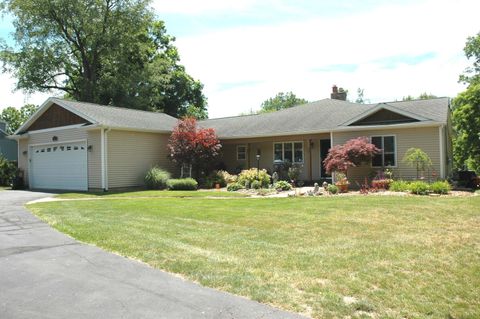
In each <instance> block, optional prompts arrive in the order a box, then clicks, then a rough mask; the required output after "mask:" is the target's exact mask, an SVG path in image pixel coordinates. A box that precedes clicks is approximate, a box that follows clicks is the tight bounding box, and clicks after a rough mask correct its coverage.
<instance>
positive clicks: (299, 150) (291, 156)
mask: <svg viewBox="0 0 480 319" xmlns="http://www.w3.org/2000/svg"><path fill="white" fill-rule="evenodd" d="M273 160H274V161H275V162H290V163H303V142H282V143H273Z"/></svg>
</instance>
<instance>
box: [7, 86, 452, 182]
mask: <svg viewBox="0 0 480 319" xmlns="http://www.w3.org/2000/svg"><path fill="white" fill-rule="evenodd" d="M335 89H336V88H335V87H334V92H332V97H337V95H338V96H340V97H339V98H340V99H336V98H333V99H323V100H320V101H316V102H312V103H308V104H305V105H299V106H296V107H292V108H289V109H285V110H281V111H277V112H273V113H264V114H257V115H247V116H235V117H227V118H219V119H209V120H204V121H200V122H199V125H200V126H202V127H210V128H214V129H215V130H216V132H217V135H218V137H219V138H220V141H221V143H222V145H223V149H222V152H223V158H222V161H223V163H224V164H225V166H226V167H227V169H228V170H229V171H235V170H236V169H240V168H249V167H257V164H258V165H259V166H260V167H261V168H265V169H268V170H269V171H270V172H271V171H273V168H274V164H275V163H278V162H282V161H287V160H288V161H290V162H293V163H297V164H299V165H301V166H302V173H301V177H300V178H301V179H303V180H308V181H319V180H322V179H325V178H329V177H330V176H329V175H327V174H326V172H325V169H324V166H323V164H322V161H323V159H324V158H325V157H326V155H327V153H328V150H329V149H330V147H332V146H333V145H338V144H343V143H345V142H346V141H347V140H349V139H351V138H355V137H358V136H367V137H369V138H370V139H371V141H372V142H373V143H374V144H376V145H377V146H378V147H379V148H381V149H382V153H381V154H379V155H378V156H376V157H375V158H374V159H373V160H372V163H368V164H365V165H363V166H361V167H355V168H352V169H350V170H349V179H350V180H351V181H358V182H362V181H363V179H364V177H365V176H368V175H369V174H370V173H371V172H372V171H375V170H379V169H382V168H386V167H388V168H391V169H392V170H393V171H394V173H395V175H396V176H398V177H401V178H405V179H410V178H414V177H415V176H416V170H415V169H412V168H409V167H407V166H406V165H405V164H404V163H402V161H401V159H402V157H403V156H404V154H405V152H406V150H407V149H409V148H411V147H416V148H421V149H422V150H424V151H425V152H426V153H427V154H428V155H429V156H430V158H431V159H432V162H433V170H434V171H435V172H436V174H437V176H439V177H441V178H445V177H446V176H447V175H448V174H449V173H450V171H451V169H452V145H451V134H452V133H451V120H450V108H449V99H448V98H437V99H431V100H416V101H404V102H389V103H377V104H356V103H351V102H347V101H344V100H343V99H344V97H346V96H345V95H344V94H337V95H335ZM337 93H338V91H337ZM340 93H343V92H340ZM176 122H177V119H176V118H173V117H171V116H169V115H166V114H163V113H153V112H146V111H138V110H132V109H124V108H117V107H111V106H100V105H95V104H91V103H82V102H74V101H68V100H63V99H58V98H50V99H48V100H47V101H46V102H45V103H44V104H43V105H42V106H41V107H40V108H39V110H38V111H37V112H36V113H35V114H34V115H32V117H31V118H30V119H29V120H28V121H27V122H26V123H25V124H24V125H22V127H20V128H19V130H18V131H17V132H16V133H15V135H14V136H12V138H14V139H16V140H17V141H18V145H19V151H18V154H19V160H18V165H19V168H21V169H22V170H23V171H24V172H25V177H26V179H27V182H28V184H29V185H30V187H31V188H39V189H41V188H46V189H72V190H87V189H105V190H106V189H109V188H121V187H133V186H141V185H143V177H144V174H145V172H146V171H147V170H148V169H149V168H150V167H151V166H153V165H159V166H160V167H163V168H164V169H167V170H169V171H171V172H173V173H174V174H175V172H176V171H177V170H176V168H175V166H174V165H173V164H172V163H171V162H170V161H169V160H168V158H167V148H166V145H167V143H168V137H169V135H170V133H171V131H172V129H173V127H174V126H175V124H176ZM257 155H260V157H259V162H258V163H257Z"/></svg>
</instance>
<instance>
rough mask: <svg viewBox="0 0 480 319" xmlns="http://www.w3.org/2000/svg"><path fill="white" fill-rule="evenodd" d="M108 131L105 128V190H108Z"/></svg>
mask: <svg viewBox="0 0 480 319" xmlns="http://www.w3.org/2000/svg"><path fill="white" fill-rule="evenodd" d="M108 132H110V129H109V128H107V129H105V138H104V142H105V190H106V191H108Z"/></svg>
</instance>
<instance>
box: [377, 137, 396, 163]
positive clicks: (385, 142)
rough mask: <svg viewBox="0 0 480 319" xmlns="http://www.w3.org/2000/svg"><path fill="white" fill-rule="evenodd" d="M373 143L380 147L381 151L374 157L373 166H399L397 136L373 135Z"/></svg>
mask: <svg viewBox="0 0 480 319" xmlns="http://www.w3.org/2000/svg"><path fill="white" fill-rule="evenodd" d="M371 140H372V144H373V145H375V146H376V147H377V148H379V149H380V153H379V154H377V155H375V156H374V157H373V159H372V167H395V166H397V154H396V149H397V146H396V144H397V143H396V138H395V136H393V135H386V136H372V138H371Z"/></svg>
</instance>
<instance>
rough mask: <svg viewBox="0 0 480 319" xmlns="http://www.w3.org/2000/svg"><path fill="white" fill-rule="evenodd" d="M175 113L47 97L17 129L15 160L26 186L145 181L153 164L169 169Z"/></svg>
mask: <svg viewBox="0 0 480 319" xmlns="http://www.w3.org/2000/svg"><path fill="white" fill-rule="evenodd" d="M176 123H177V119H176V118H174V117H171V116H169V115H166V114H164V113H152V112H145V111H138V110H132V109H125V108H119V107H112V106H103V105H97V104H92V103H82V102H76V101H68V100H63V99H58V98H50V99H48V100H47V101H46V102H45V103H44V104H43V105H42V106H40V108H39V110H38V111H37V112H36V113H35V114H34V115H33V116H32V117H31V118H30V119H29V120H28V121H27V122H26V123H25V124H24V125H22V127H20V128H19V129H18V131H17V132H16V133H15V135H14V136H13V138H15V139H16V140H17V141H18V147H19V150H18V154H19V160H18V166H19V168H20V169H21V170H22V171H23V172H24V178H25V182H26V184H27V185H28V186H29V188H31V189H51V190H76V191H87V190H108V189H109V188H124V187H137V186H143V185H144V182H143V180H144V176H145V173H146V171H147V170H148V169H149V168H150V167H152V166H155V165H159V166H161V167H163V168H164V169H167V170H170V171H172V172H173V170H174V166H173V164H172V163H171V161H170V160H168V157H167V142H168V137H169V135H170V132H171V130H172V128H173V127H174V126H175V124H176Z"/></svg>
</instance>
